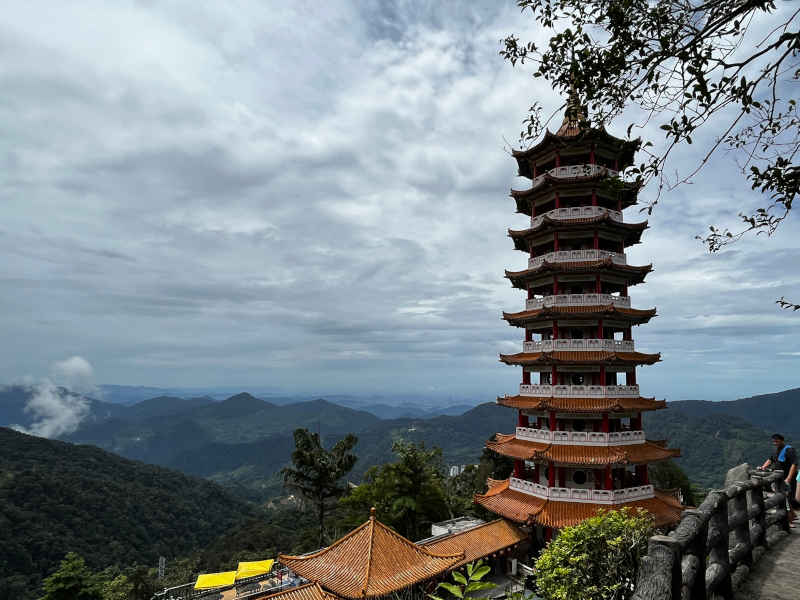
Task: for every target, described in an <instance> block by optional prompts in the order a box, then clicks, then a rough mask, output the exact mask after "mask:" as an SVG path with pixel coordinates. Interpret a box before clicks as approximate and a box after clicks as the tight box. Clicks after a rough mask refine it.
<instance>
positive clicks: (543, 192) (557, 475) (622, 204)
mask: <svg viewBox="0 0 800 600" xmlns="http://www.w3.org/2000/svg"><path fill="white" fill-rule="evenodd" d="M576 110H577V112H578V113H579V112H580V110H579V109H576V107H575V106H572V110H571V111H570V110H568V114H569V113H570V112H571V113H572V114H573V115H574V114H575V113H576ZM582 120H583V119H578V120H575V119H572V118H571V117H570V118H565V120H564V124H563V125H562V127H561V129H559V132H558V133H556V134H550V133H548V134H546V135H545V138H544V140H543V141H542V142H541V143H540V144H538V145H537V146H534V147H533V148H531V149H530V150H527V151H524V152H517V153H514V156H515V157H516V158H517V162H518V164H519V167H520V174H522V175H524V176H526V177H530V178H531V179H532V185H531V188H530V189H529V190H524V191H512V193H511V195H512V197H513V198H514V200H515V201H516V203H517V209H518V211H519V212H522V213H525V214H528V215H531V224H530V227H529V228H528V229H526V230H522V231H513V230H510V231H509V236H510V237H511V239H512V240H513V242H514V247H515V248H516V249H518V250H522V251H524V252H528V253H529V259H528V265H527V269H524V270H521V271H506V277H507V278H508V279H509V280H510V281H511V284H512V285H513V286H514V287H516V288H519V289H523V290H525V291H526V292H527V299H526V301H525V310H524V311H522V312H517V313H503V318H504V319H505V320H506V321H507V322H508V323H509V324H510V325H512V326H516V327H521V328H523V329H524V331H525V337H524V340H523V342H522V348H521V350H522V351H521V352H518V353H515V354H501V355H500V360H501V361H502V362H504V363H506V364H508V365H515V366H518V367H522V382H521V383H520V386H519V394H518V395H516V396H513V397H505V398H500V399H498V404H500V405H501V406H506V407H509V408H512V409H516V413H517V414H516V417H517V418H516V421H517V423H516V425H517V427H516V430H515V433H513V434H507V435H506V434H497V435H496V436H494V438H493V439H491V440H490V441H489V442H487V444H486V447H487V448H488V449H489V450H491V451H493V452H495V453H497V454H500V455H502V456H507V457H510V458H512V459H514V475H513V477H511V479H510V480H508V481H506V482H500V483H497V482H496V484H495V485H493V486H492V487H491V489H490V490H489V491H488V492H487V493H486V494H483V495H478V496H476V498H475V501H476V502H477V503H478V504H480V505H482V506H484V507H485V508H487V509H489V510H490V511H492V512H496V513H497V514H499V515H502V516H504V517H506V518H508V519H512V520H515V521H518V522H521V523H527V524H533V523H536V524H538V525H541V526H542V527H544V528H545V530H544V531H542V532H541V533H542V534H543V536H544V538H545V539H549V537H550V536H551V535H552V533H553V528H559V527H564V526H566V525H571V524H574V523H577V522H579V521H581V520H582V519H585V518H587V517H589V516H591V515H592V514H594V513H595V512H596V511H597V510H600V509H602V508H609V507H613V506H634V507H637V506H638V507H641V508H645V509H647V510H648V511H650V512H651V513H653V515H654V516H655V518H656V522H657V524H659V525H664V524H668V523H674V522H676V521H677V520H678V518H679V515H680V510H681V507H680V504H679V503H677V501H676V500H674V499H673V498H671V497H669V496H665V495H662V494H660V493H659V492H657V491H656V490H655V489H654V488H653V486H652V485H650V482H649V474H648V468H647V466H648V464H649V463H651V462H657V461H663V460H668V459H670V458H674V457H676V456H679V454H680V452H679V451H678V450H674V449H670V448H666V447H665V444H663V443H659V442H655V441H652V440H648V439H647V438H646V436H645V432H644V430H643V428H642V412H643V411H648V410H656V409H659V408H663V407H664V403H663V402H657V401H656V400H654V399H652V398H643V397H642V396H641V394H640V392H639V386H638V385H637V382H636V369H637V367H639V366H641V365H652V364H655V363H657V362H659V361H660V360H661V355H660V354H658V353H653V354H648V353H644V352H641V351H640V350H639V349H638V348H636V347H635V343H634V340H633V335H632V328H633V326H634V325H640V324H644V323H647V322H648V321H649V320H650V319H651V318H652V317H654V316H655V314H656V310H655V309H649V310H641V309H635V308H631V299H630V297H629V296H628V288H629V287H630V286H633V285H637V284H641V283H643V282H644V280H645V277H646V276H647V274H648V273H650V272H651V271H652V270H653V267H652V265H643V266H633V265H629V264H628V260H627V257H626V255H625V248H627V247H629V246H631V245H633V244H636V243H639V242H640V240H641V236H642V232H643V231H644V230H645V229H646V228H647V223H646V222H643V223H636V224H631V223H625V222H624V219H623V214H622V211H623V210H624V209H625V208H626V207H629V206H632V205H634V204H635V203H636V197H637V194H638V186H637V185H636V184H634V183H626V182H624V181H622V180H621V179H620V178H619V175H620V173H619V170H620V169H624V168H625V167H626V166H628V165H630V164H631V162H632V160H633V151H634V150H635V149H636V148H637V147H638V144H639V142H638V141H633V142H626V141H624V140H620V139H618V138H614V137H613V136H610V135H609V134H608V133H606V132H605V130H596V129H595V130H581V124H580V122H581V121H582Z"/></svg>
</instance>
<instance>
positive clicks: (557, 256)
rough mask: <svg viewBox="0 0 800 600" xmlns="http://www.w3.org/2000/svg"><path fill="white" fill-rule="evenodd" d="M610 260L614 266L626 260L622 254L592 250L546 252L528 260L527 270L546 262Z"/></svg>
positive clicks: (623, 263)
mask: <svg viewBox="0 0 800 600" xmlns="http://www.w3.org/2000/svg"><path fill="white" fill-rule="evenodd" d="M606 258H610V259H611V261H612V262H613V263H614V264H617V265H625V264H628V263H627V258H626V256H625V255H624V254H623V253H622V252H611V251H609V250H594V249H592V248H589V249H586V250H559V251H557V252H548V253H547V254H542V255H540V256H534V257H533V258H529V259H528V268H529V269H536V268H537V267H540V266H542V264H543V263H544V262H545V261H547V262H549V263H562V262H585V261H593V260H605V259H606Z"/></svg>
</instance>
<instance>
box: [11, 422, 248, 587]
mask: <svg viewBox="0 0 800 600" xmlns="http://www.w3.org/2000/svg"><path fill="white" fill-rule="evenodd" d="M253 514H254V513H253V509H252V508H251V507H250V506H248V505H247V504H245V503H243V502H242V501H241V500H237V499H235V498H234V497H232V496H231V495H229V494H228V493H227V492H226V491H225V490H223V489H222V488H221V487H219V486H217V485H215V484H214V483H211V482H209V481H204V480H202V479H198V478H193V477H188V476H186V475H184V474H182V473H178V472H176V471H170V470H168V469H164V468H161V467H156V466H152V465H146V464H142V463H138V462H134V461H130V460H126V459H124V458H120V457H119V456H115V455H114V454H110V453H108V452H104V451H103V450H100V449H99V448H95V447H92V446H76V445H73V444H67V443H64V442H59V441H54V440H46V439H43V438H37V437H33V436H28V435H24V434H21V433H17V432H15V431H12V430H10V429H6V428H0V597H2V598H15V599H20V600H28V599H32V598H36V597H38V596H39V595H40V594H38V593H37V591H38V590H37V587H38V585H39V582H40V581H41V578H42V576H43V575H45V574H47V573H48V572H50V571H52V570H53V569H54V568H55V566H57V564H58V562H59V561H60V560H61V559H62V558H63V557H64V555H65V554H66V553H67V552H69V551H75V552H78V553H80V554H81V555H82V556H83V557H84V558H86V560H87V562H88V563H89V564H90V565H91V566H92V567H93V568H95V569H101V568H104V567H106V566H107V565H110V564H120V565H132V564H134V563H140V564H147V565H155V564H157V561H158V557H159V556H165V557H167V559H170V558H174V557H178V556H182V555H186V554H187V553H189V552H192V551H194V550H197V549H200V548H202V547H203V546H205V545H206V544H208V543H209V542H210V541H211V540H213V539H214V538H216V537H218V536H219V534H220V532H222V531H226V530H228V529H229V528H231V527H235V526H236V525H238V524H239V523H241V522H242V521H243V520H245V519H247V518H251V517H252V516H253Z"/></svg>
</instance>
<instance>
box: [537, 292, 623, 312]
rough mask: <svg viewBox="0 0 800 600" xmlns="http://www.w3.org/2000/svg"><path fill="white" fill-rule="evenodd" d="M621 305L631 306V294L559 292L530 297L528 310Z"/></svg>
mask: <svg viewBox="0 0 800 600" xmlns="http://www.w3.org/2000/svg"><path fill="white" fill-rule="evenodd" d="M609 304H613V305H614V306H621V307H623V308H630V307H631V298H630V296H614V295H612V294H558V295H555V296H545V297H544V298H528V300H526V301H525V309H526V310H537V309H540V308H545V307H548V306H608V305H609Z"/></svg>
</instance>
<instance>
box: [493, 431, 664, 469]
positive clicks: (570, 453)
mask: <svg viewBox="0 0 800 600" xmlns="http://www.w3.org/2000/svg"><path fill="white" fill-rule="evenodd" d="M553 434H556V435H555V436H554V435H553ZM562 434H563V435H562ZM576 434H578V435H576ZM521 436H526V437H531V438H548V437H549V438H552V437H562V438H564V440H563V442H557V443H554V442H552V441H549V442H535V441H531V440H530V439H524V438H522V437H521ZM576 438H579V439H580V440H586V441H575V439H576ZM495 440H496V441H494V442H487V443H486V447H487V448H489V450H492V451H494V452H497V453H498V454H502V455H503V456H508V457H509V458H519V459H523V460H530V461H534V460H536V461H548V462H552V463H555V464H557V465H575V466H591V465H602V466H605V465H642V464H647V463H651V462H657V461H660V460H667V459H668V458H675V457H678V456H680V450H675V449H672V448H664V447H663V446H659V445H658V444H657V443H654V442H650V441H647V440H645V439H644V432H643V431H621V432H611V433H601V432H596V431H589V432H586V431H581V432H557V431H548V430H546V429H532V428H530V427H519V428H518V432H517V434H502V433H498V434H496V435H495ZM609 440H612V441H609ZM615 440H616V441H626V442H627V441H630V442H631V443H626V444H624V445H613V444H614V443H616V441H615ZM604 443H605V444H607V445H602V444H604ZM532 478H533V479H534V480H537V479H539V477H537V476H536V475H533V476H532ZM543 479H544V481H545V482H546V481H547V477H544V476H543Z"/></svg>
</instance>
